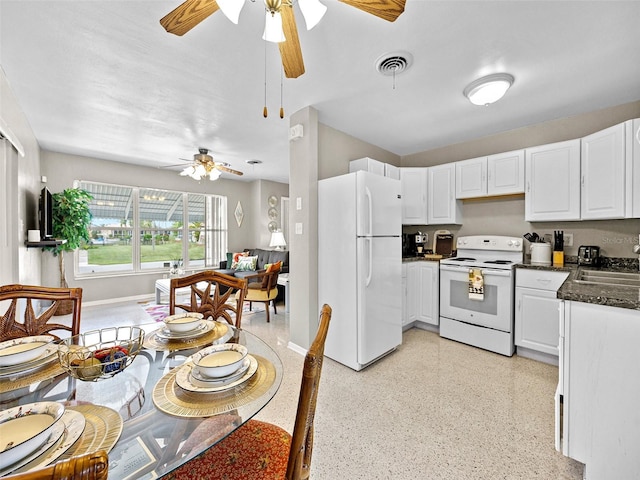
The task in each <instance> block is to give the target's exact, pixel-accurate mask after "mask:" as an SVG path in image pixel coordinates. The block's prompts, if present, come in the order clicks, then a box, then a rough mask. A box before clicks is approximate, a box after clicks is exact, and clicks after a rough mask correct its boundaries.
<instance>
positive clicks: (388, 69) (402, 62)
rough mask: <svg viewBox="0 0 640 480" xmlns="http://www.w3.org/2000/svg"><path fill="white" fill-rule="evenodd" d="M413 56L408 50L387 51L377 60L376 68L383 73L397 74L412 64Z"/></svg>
mask: <svg viewBox="0 0 640 480" xmlns="http://www.w3.org/2000/svg"><path fill="white" fill-rule="evenodd" d="M412 61H413V57H412V56H411V54H410V53H407V52H394V53H386V54H384V55H382V56H381V57H379V58H378V59H377V60H376V70H377V71H378V72H380V73H381V74H382V75H387V76H392V75H393V76H395V75H398V74H400V73H402V72H404V71H405V70H406V69H407V68H409V67H410V66H411V63H412Z"/></svg>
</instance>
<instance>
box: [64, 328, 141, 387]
mask: <svg viewBox="0 0 640 480" xmlns="http://www.w3.org/2000/svg"><path fill="white" fill-rule="evenodd" d="M143 340H144V330H142V329H141V328H140V327H109V328H103V329H101V330H92V331H90V332H85V333H81V334H79V335H74V336H72V337H69V338H65V339H63V340H61V341H60V342H59V348H58V359H59V360H60V365H62V368H64V369H65V370H66V371H67V373H69V375H71V376H72V377H75V378H77V379H78V380H84V381H98V380H104V379H107V378H111V377H113V376H114V375H116V374H117V373H120V372H122V371H123V370H124V369H125V368H127V367H128V366H129V365H131V362H133V360H134V358H136V355H138V353H139V352H140V350H142V342H143Z"/></svg>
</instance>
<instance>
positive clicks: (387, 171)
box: [384, 163, 400, 180]
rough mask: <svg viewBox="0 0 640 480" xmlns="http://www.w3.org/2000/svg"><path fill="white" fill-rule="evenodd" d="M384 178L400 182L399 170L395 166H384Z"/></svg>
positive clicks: (386, 164)
mask: <svg viewBox="0 0 640 480" xmlns="http://www.w3.org/2000/svg"><path fill="white" fill-rule="evenodd" d="M384 176H385V177H389V178H393V179H394V180H400V168H398V167H396V166H395V165H389V164H388V163H385V164H384Z"/></svg>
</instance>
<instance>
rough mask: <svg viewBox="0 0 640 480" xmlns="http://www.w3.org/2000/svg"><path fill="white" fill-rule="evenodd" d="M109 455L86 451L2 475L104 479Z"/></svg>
mask: <svg viewBox="0 0 640 480" xmlns="http://www.w3.org/2000/svg"><path fill="white" fill-rule="evenodd" d="M108 470H109V457H108V455H107V452H105V451H104V450H98V451H97V452H91V453H86V454H84V455H78V456H77V457H71V458H69V459H67V460H63V461H60V462H58V463H56V464H53V465H49V466H48V467H45V468H42V469H40V470H34V471H32V472H25V473H17V474H15V475H9V476H7V477H3V479H4V480H106V479H107V472H108Z"/></svg>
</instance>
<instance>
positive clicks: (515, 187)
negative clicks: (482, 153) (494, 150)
mask: <svg viewBox="0 0 640 480" xmlns="http://www.w3.org/2000/svg"><path fill="white" fill-rule="evenodd" d="M514 193H524V150H514V151H513V152H505V153H498V154H496V155H489V156H488V157H487V194H488V195H492V196H494V195H512V194H514Z"/></svg>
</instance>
